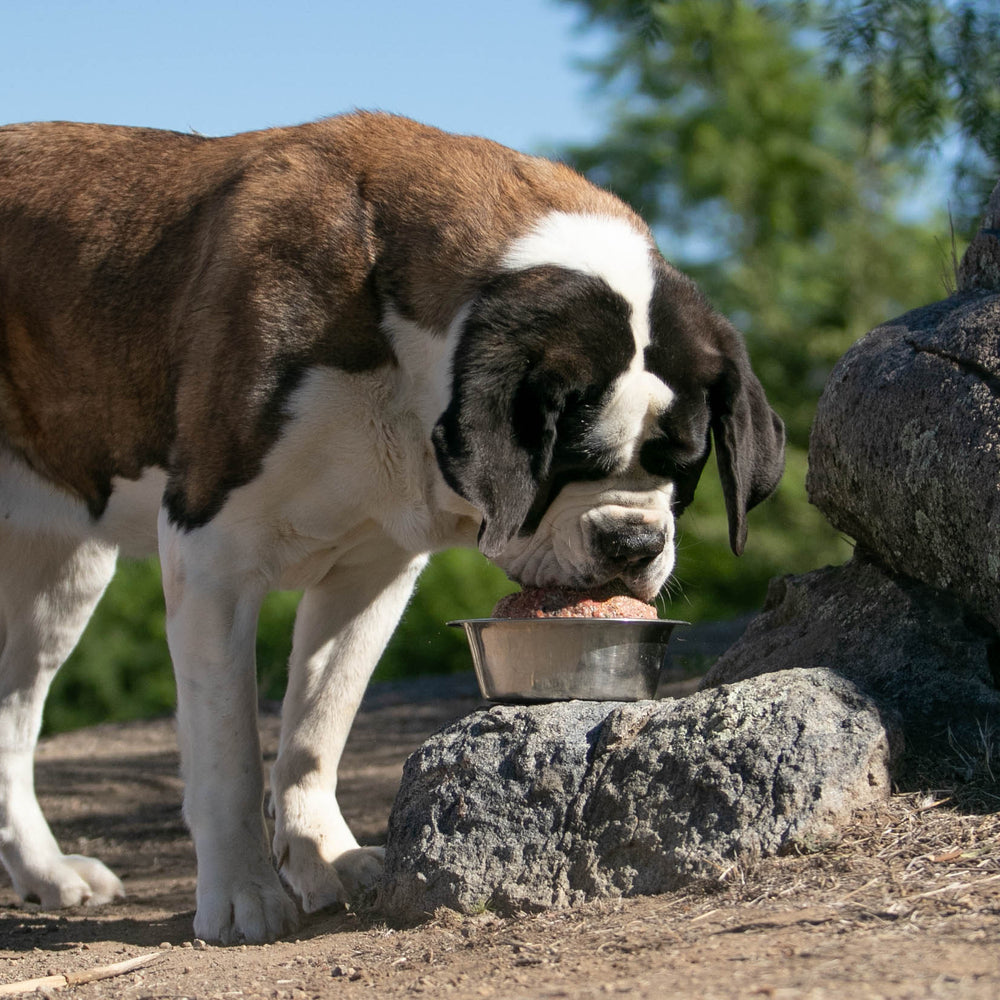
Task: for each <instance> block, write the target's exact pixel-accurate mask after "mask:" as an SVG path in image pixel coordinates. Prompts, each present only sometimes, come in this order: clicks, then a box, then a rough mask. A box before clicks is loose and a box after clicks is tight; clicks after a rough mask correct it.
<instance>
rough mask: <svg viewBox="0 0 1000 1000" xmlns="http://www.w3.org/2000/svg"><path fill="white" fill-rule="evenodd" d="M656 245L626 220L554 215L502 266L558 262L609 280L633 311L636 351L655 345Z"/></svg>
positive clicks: (518, 267) (514, 248)
mask: <svg viewBox="0 0 1000 1000" xmlns="http://www.w3.org/2000/svg"><path fill="white" fill-rule="evenodd" d="M652 252H653V247H652V244H651V243H650V241H649V240H648V238H647V237H646V236H644V235H643V234H642V233H640V232H639V231H638V230H637V229H636V228H635V227H634V226H632V225H630V224H629V223H628V222H627V221H626V220H625V219H619V218H616V217H614V216H610V215H583V214H578V213H569V212H552V213H550V214H549V215H546V216H544V217H543V218H542V219H540V220H539V222H538V223H537V224H536V225H535V226H534V227H533V228H532V229H531V231H530V232H528V233H527V234H526V235H524V236H522V237H521V238H520V239H518V240H516V241H515V242H514V243H513V245H512V246H511V247H510V249H509V250H508V251H507V253H506V254H505V256H504V258H503V260H502V261H501V262H500V264H501V266H502V267H504V268H505V269H507V270H509V271H520V270H525V269H526V268H529V267H541V266H544V265H546V264H552V265H555V266H557V267H565V268H568V269H570V270H572V271H580V272H582V273H583V274H592V275H594V276H595V277H598V278H603V279H604V281H606V282H607V283H608V285H610V287H611V288H613V289H614V290H615V291H616V292H618V294H619V295H621V296H622V297H623V298H624V299H625V300H626V301H627V302H628V304H629V305H630V306H631V307H632V336H633V337H634V338H635V346H636V353H637V354H641V353H642V350H643V349H644V348H645V347H647V346H648V345H649V300H650V299H651V298H652V295H653V284H654V279H653V266H652V259H651V255H652Z"/></svg>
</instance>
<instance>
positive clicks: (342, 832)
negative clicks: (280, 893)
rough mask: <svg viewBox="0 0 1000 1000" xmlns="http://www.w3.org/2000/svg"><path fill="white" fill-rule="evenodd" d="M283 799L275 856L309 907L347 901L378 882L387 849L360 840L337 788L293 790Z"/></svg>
mask: <svg viewBox="0 0 1000 1000" xmlns="http://www.w3.org/2000/svg"><path fill="white" fill-rule="evenodd" d="M284 803H285V808H284V809H281V808H280V806H279V809H278V810H277V812H278V817H277V823H276V828H275V834H274V845H273V846H274V856H275V858H276V859H277V863H278V870H279V871H280V873H281V877H282V878H283V879H284V881H285V883H286V884H287V885H288V887H289V888H290V889H291V890H292V892H293V893H294V894H295V895H296V897H297V898H298V899H299V901H300V903H301V905H302V909H303V910H304V911H305V912H306V913H315V912H317V911H318V910H323V909H326V908H327V907H331V906H345V905H347V904H348V903H350V901H351V899H352V898H353V897H355V896H357V894H358V893H359V892H362V891H364V890H366V889H370V888H372V887H373V886H374V885H375V884H376V882H378V880H379V877H380V876H381V874H382V862H383V858H384V854H385V852H384V851H383V850H382V848H380V847H359V846H358V842H357V841H356V840H355V839H354V836H353V834H352V833H351V831H350V830H349V829H348V827H347V824H346V823H345V822H344V818H343V816H342V815H341V813H340V808H339V807H338V805H337V800H336V797H335V796H334V795H333V794H332V793H329V792H321V793H317V792H313V793H311V794H305V793H302V792H296V791H294V790H289V791H288V792H286V794H285V796H284Z"/></svg>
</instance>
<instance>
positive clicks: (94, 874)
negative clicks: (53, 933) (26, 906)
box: [14, 854, 125, 909]
mask: <svg viewBox="0 0 1000 1000" xmlns="http://www.w3.org/2000/svg"><path fill="white" fill-rule="evenodd" d="M14 887H15V889H16V890H17V892H18V893H19V895H20V896H21V898H22V899H25V900H30V901H35V900H37V901H38V902H39V903H41V905H42V906H43V907H46V908H47V909H58V908H61V907H65V906H82V905H87V906H100V905H101V904H103V903H110V902H112V900H115V899H124V898H125V887H124V886H123V885H122V884H121V881H120V880H119V878H118V876H117V875H115V873H114V872H112V871H111V870H110V869H109V868H107V867H105V866H104V865H103V864H101V862H100V861H97V860H96V859H94V858H85V857H83V855H81V854H60V855H58V857H56V858H54V859H52V860H51V861H50V862H49V863H48V864H46V865H45V866H44V868H42V869H41V870H40V871H37V872H32V873H30V874H29V873H25V874H23V875H22V876H21V877H20V878H17V879H15V883H14Z"/></svg>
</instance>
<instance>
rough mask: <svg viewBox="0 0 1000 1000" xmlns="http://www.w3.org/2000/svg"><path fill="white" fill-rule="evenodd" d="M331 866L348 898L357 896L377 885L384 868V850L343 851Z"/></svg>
mask: <svg viewBox="0 0 1000 1000" xmlns="http://www.w3.org/2000/svg"><path fill="white" fill-rule="evenodd" d="M333 866H334V868H336V869H337V874H338V875H339V876H340V881H341V882H343V883H344V888H345V889H346V890H347V892H348V894H349V896H357V895H358V894H359V893H363V892H367V891H368V890H370V889H374V888H375V886H376V885H378V881H379V879H380V878H381V877H382V869H383V867H385V848H384V847H356V848H354V849H353V850H350V851H344V853H343V854H341V855H340V857H338V858H337V860H336V861H334V863H333Z"/></svg>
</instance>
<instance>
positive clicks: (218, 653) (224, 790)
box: [160, 513, 297, 944]
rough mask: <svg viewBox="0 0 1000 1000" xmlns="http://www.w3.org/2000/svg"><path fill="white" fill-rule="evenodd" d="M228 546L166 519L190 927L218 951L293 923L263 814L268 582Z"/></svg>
mask: <svg viewBox="0 0 1000 1000" xmlns="http://www.w3.org/2000/svg"><path fill="white" fill-rule="evenodd" d="M234 539H235V536H228V535H227V533H226V531H225V528H224V527H219V526H215V525H214V522H213V523H212V524H209V525H208V526H206V527H203V528H199V529H196V530H194V531H192V532H183V531H179V530H177V529H175V528H173V527H171V526H168V525H167V523H166V517H165V515H163V514H162V513H161V516H160V556H161V561H162V564H163V584H164V594H165V596H166V603H167V640H168V642H169V644H170V653H171V656H172V657H173V661H174V672H175V675H176V678H177V723H178V735H179V742H180V749H181V766H182V771H183V775H184V782H185V788H184V817H185V819H186V820H187V824H188V826H189V827H190V829H191V834H192V837H193V839H194V844H195V852H196V854H197V858H198V890H197V913H196V915H195V920H194V930H195V934H196V935H197V936H198V937H200V938H204V939H206V940H211V941H219V942H222V943H224V944H232V943H235V942H238V941H246V942H263V941H272V940H274V939H275V938H276V937H279V936H280V935H282V934H285V933H287V932H288V931H289V930H292V929H293V928H294V926H295V924H296V922H297V913H296V910H295V905H294V903H293V902H292V900H291V898H290V897H289V896H288V894H287V893H286V892H285V890H284V888H283V886H282V885H281V881H280V879H279V878H278V875H277V872H276V871H275V869H274V866H273V864H272V862H271V855H270V849H269V845H268V842H267V834H266V831H265V827H264V816H263V772H262V762H261V752H260V737H259V734H258V731H257V690H256V677H255V669H254V643H255V639H256V630H257V615H258V611H259V608H260V602H261V600H262V598H263V595H264V592H265V590H266V589H267V582H266V581H265V580H264V579H263V577H262V574H261V571H260V569H259V566H258V565H257V560H256V559H255V558H254V554H253V553H251V552H248V551H247V550H246V548H245V547H244V544H243V543H239V542H237V541H235V540H234Z"/></svg>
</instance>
